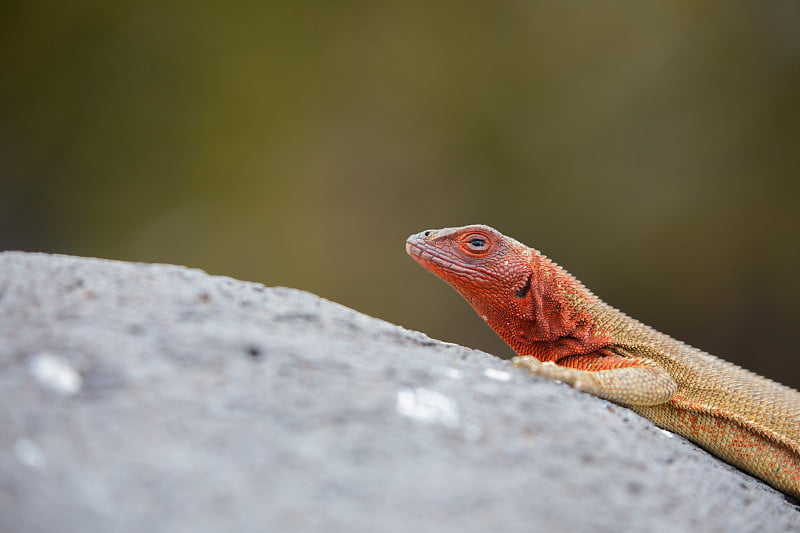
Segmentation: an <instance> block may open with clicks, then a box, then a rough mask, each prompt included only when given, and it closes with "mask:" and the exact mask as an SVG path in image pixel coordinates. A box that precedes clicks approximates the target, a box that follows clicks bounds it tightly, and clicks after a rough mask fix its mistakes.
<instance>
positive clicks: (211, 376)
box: [0, 252, 800, 533]
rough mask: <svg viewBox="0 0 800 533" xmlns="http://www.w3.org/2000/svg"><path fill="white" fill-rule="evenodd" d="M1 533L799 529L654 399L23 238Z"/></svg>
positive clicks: (4, 380)
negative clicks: (52, 249)
mask: <svg viewBox="0 0 800 533" xmlns="http://www.w3.org/2000/svg"><path fill="white" fill-rule="evenodd" d="M0 369H1V371H0V397H2V402H0V428H2V430H0V531H3V532H6V531H9V532H11V531H20V532H22V531H24V532H30V533H35V532H87V531H103V532H140V531H149V532H209V531H237V532H251V531H252V532H264V531H270V532H272V531H274V532H281V531H286V532H289V531H291V532H311V531H320V532H321V531H326V532H329V531H330V532H335V531H348V532H349V531H365V532H367V531H368V532H395V531H397V532H409V531H411V532H413V533H423V532H448V531H459V532H465V531H466V532H471V531H475V532H485V531H594V532H605V531H609V532H611V531H620V530H627V531H681V530H683V531H686V530H703V531H725V532H735V531H791V530H795V531H796V530H798V528H800V512H798V510H797V509H796V507H795V506H794V505H792V504H791V503H790V502H789V501H787V499H786V498H785V497H784V496H783V495H782V494H781V493H779V492H776V491H774V490H772V489H771V488H769V487H767V486H766V485H764V484H762V483H760V482H759V481H757V480H755V479H753V478H751V477H749V476H747V475H746V474H743V473H741V472H739V471H738V470H736V469H734V468H733V467H730V466H728V465H727V464H725V463H722V462H720V461H718V460H717V459H715V458H713V457H711V456H710V455H708V454H707V453H705V452H704V451H702V450H700V449H698V448H697V447H695V446H694V445H692V444H690V443H688V442H687V441H685V440H683V439H682V438H680V437H677V436H673V435H671V434H668V433H666V432H664V431H661V430H659V429H658V428H656V427H654V426H653V425H652V424H650V423H649V422H648V421H646V420H644V419H642V418H640V417H638V416H637V415H635V414H634V413H632V412H630V411H628V410H626V409H623V408H620V407H617V406H615V405H613V404H610V403H608V402H605V401H603V400H599V399H597V398H594V397H591V396H588V395H585V394H581V393H578V392H575V391H574V390H572V389H570V388H569V387H566V386H564V385H561V384H558V383H553V382H548V381H544V380H541V379H538V378H533V377H529V376H527V375H525V374H524V373H523V372H521V371H518V370H516V369H513V368H510V367H509V366H508V364H507V363H506V362H504V361H501V360H499V359H497V358H495V357H492V356H490V355H488V354H485V353H482V352H478V351H474V350H470V349H467V348H463V347H461V346H456V345H453V344H446V343H443V342H439V341H436V340H432V339H430V338H428V337H426V336H425V335H423V334H421V333H417V332H413V331H408V330H406V329H403V328H401V327H399V326H395V325H392V324H389V323H386V322H383V321H380V320H377V319H374V318H371V317H368V316H365V315H363V314H360V313H357V312H355V311H353V310H351V309H348V308H345V307H343V306H341V305H338V304H335V303H332V302H329V301H326V300H323V299H320V298H318V297H316V296H314V295H312V294H309V293H305V292H302V291H298V290H294V289H287V288H266V287H264V286H262V285H260V284H256V283H246V282H241V281H236V280H233V279H229V278H224V277H215V276H209V275H207V274H205V273H203V272H201V271H199V270H192V269H187V268H183V267H177V266H168V265H148V264H132V263H122V262H114V261H105V260H97V259H83V258H75V257H67V256H52V255H45V254H26V253H15V252H5V253H0Z"/></svg>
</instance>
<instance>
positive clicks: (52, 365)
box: [30, 353, 83, 396]
mask: <svg viewBox="0 0 800 533" xmlns="http://www.w3.org/2000/svg"><path fill="white" fill-rule="evenodd" d="M30 370H31V374H33V377H34V378H36V380H37V381H38V382H39V384H40V385H42V386H44V387H46V388H48V389H50V390H53V391H55V392H58V393H59V394H64V395H67V396H71V395H73V394H76V393H78V391H80V390H81V386H82V385H83V380H82V379H81V375H80V374H79V373H78V371H77V370H75V369H74V368H72V366H71V365H70V364H69V363H68V362H67V361H66V360H65V359H64V358H62V357H58V356H55V355H50V354H48V353H41V354H38V355H37V356H36V357H34V358H33V361H31V365H30Z"/></svg>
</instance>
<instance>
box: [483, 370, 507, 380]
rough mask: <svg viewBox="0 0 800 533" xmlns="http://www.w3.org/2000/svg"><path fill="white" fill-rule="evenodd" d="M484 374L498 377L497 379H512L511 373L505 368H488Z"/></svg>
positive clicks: (488, 376) (493, 377) (494, 377)
mask: <svg viewBox="0 0 800 533" xmlns="http://www.w3.org/2000/svg"><path fill="white" fill-rule="evenodd" d="M483 375H484V376H486V377H487V378H491V379H496V380H497V381H508V380H510V379H511V374H509V373H508V372H505V371H504V370H495V369H494V368H487V369H486V370H484V371H483Z"/></svg>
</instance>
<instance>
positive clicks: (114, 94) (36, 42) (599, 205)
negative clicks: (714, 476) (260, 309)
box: [0, 0, 800, 386]
mask: <svg viewBox="0 0 800 533" xmlns="http://www.w3.org/2000/svg"><path fill="white" fill-rule="evenodd" d="M798 6H799V4H797V3H796V2H794V1H789V0H784V1H774V2H773V1H766V2H745V1H733V2H723V1H716V2H713V1H702V0H701V1H694V0H693V1H688V0H685V1H676V2H638V1H636V2H634V1H627V2H608V3H606V2H595V3H582V2H519V1H508V0H506V1H499V2H475V1H462V2H444V3H435V2H415V1H411V2H381V1H378V2H357V1H342V2H308V1H299V2H228V3H223V2H203V1H200V2H190V3H186V2H173V1H159V2H148V1H144V2H124V1H123V2H97V1H89V0H74V1H71V2H52V3H49V2H42V3H38V2H21V1H10V2H4V3H3V6H2V7H0V67H2V68H1V69H0V72H2V74H0V75H1V76H2V83H0V249H21V250H35V251H47V252H59V253H68V254H76V255H87V256H99V257H108V258H116V259H124V260H134V261H148V262H170V263H178V264H184V265H189V266H194V267H200V268H203V269H205V270H207V271H209V272H211V273H215V274H224V275H228V276H233V277H237V278H241V279H246V280H253V281H260V282H263V283H265V284H268V285H288V286H292V287H297V288H302V289H306V290H309V291H312V292H314V293H317V294H319V295H322V296H324V297H327V298H330V299H332V300H335V301H338V302H341V303H343V304H345V305H348V306H351V307H354V308H355V309H358V310H360V311H363V312H365V313H368V314H371V315H375V316H378V317H381V318H384V319H386V320H389V321H392V322H396V323H399V324H402V325H404V326H406V327H409V328H413V329H419V330H422V331H424V332H426V333H428V334H430V335H432V336H434V337H437V338H441V339H445V340H448V341H453V342H458V343H461V344H466V345H469V346H474V347H477V348H482V349H485V350H488V351H490V352H493V353H497V354H500V355H504V356H506V355H509V354H510V351H509V350H508V349H507V348H506V347H505V346H504V345H503V344H502V343H501V342H500V341H499V340H498V339H496V338H495V337H494V335H493V333H492V332H491V331H490V330H489V329H488V328H487V327H486V326H485V325H484V324H483V323H482V322H481V321H480V320H479V319H478V317H477V316H475V315H474V313H473V312H472V310H471V309H470V308H469V307H468V305H467V304H466V303H464V302H463V301H462V300H461V298H460V297H459V296H457V294H456V293H455V292H453V291H452V289H450V288H448V287H447V286H446V285H445V284H443V283H442V282H440V281H438V280H436V279H435V278H434V277H433V276H431V275H430V274H427V273H426V272H424V271H423V270H422V269H421V268H420V267H419V266H417V265H416V264H415V263H414V262H413V261H412V260H411V259H409V258H408V257H406V255H405V251H404V246H403V243H404V240H405V238H406V236H407V235H408V234H410V233H413V232H417V231H420V230H422V229H426V228H431V227H434V228H435V227H442V226H455V225H462V224H468V223H476V222H480V223H486V224H490V225H493V226H495V227H497V228H498V229H500V230H501V231H503V232H505V233H507V234H509V235H512V236H514V237H516V238H518V239H519V240H521V241H523V242H525V243H526V244H529V245H531V246H534V247H536V248H538V249H540V250H542V251H543V252H544V253H546V254H547V255H548V256H550V257H552V258H554V259H555V260H556V261H558V262H559V263H560V264H562V265H563V266H565V267H566V268H567V269H568V270H570V271H571V272H572V273H573V274H575V275H576V276H577V277H578V278H579V279H581V280H583V281H584V283H586V285H587V286H589V287H590V288H592V289H593V290H594V291H595V292H596V293H598V294H599V295H600V296H601V297H603V298H604V299H606V300H607V301H608V302H609V303H611V304H612V305H615V306H618V307H620V308H622V309H624V310H625V311H626V312H627V313H628V314H630V315H632V316H635V317H637V318H639V319H641V320H643V321H645V322H647V323H649V324H651V325H653V326H655V327H657V328H658V329H661V330H663V331H665V332H667V333H669V334H672V335H674V336H676V337H678V338H680V339H682V340H685V341H687V342H689V343H691V344H694V345H696V346H699V347H702V348H704V349H706V350H708V351H710V352H712V353H717V354H720V355H723V356H725V357H726V358H728V359H730V360H733V361H736V362H738V363H740V364H742V365H745V366H747V367H749V368H752V369H753V370H757V371H759V372H761V373H764V374H766V375H768V376H770V377H773V378H776V379H778V380H780V381H782V382H784V383H787V384H792V385H794V386H800V362H799V360H798V356H799V355H800V354H798V346H797V344H798V343H797V341H796V339H797V333H798V331H800V328H798V323H800V308H799V307H798V301H800V280H798V275H797V271H798V263H799V262H800V243H798V229H800V213H799V212H798V199H799V198H800V180H799V178H800V30H798V28H800V7H798ZM0 275H1V273H0Z"/></svg>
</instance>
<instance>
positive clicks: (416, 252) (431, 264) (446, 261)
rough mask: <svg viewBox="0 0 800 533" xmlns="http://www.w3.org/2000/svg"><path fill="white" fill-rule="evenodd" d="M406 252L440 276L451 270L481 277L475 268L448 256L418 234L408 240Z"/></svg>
mask: <svg viewBox="0 0 800 533" xmlns="http://www.w3.org/2000/svg"><path fill="white" fill-rule="evenodd" d="M406 252H407V253H408V255H410V256H411V257H413V258H414V260H415V261H416V262H417V263H419V264H420V265H422V266H423V267H425V268H426V269H427V270H430V271H432V272H434V273H436V274H437V275H439V276H442V275H443V274H442V272H450V273H452V274H456V275H460V276H463V277H467V278H477V277H481V276H479V274H478V272H476V270H475V269H473V268H469V267H467V266H464V265H462V264H460V263H459V262H457V261H454V260H453V259H451V258H448V257H447V256H446V255H445V254H444V253H442V251H441V250H439V249H438V248H437V247H436V246H433V245H430V244H428V243H427V241H425V240H424V239H423V238H420V237H419V236H418V235H412V236H411V237H409V238H408V240H406Z"/></svg>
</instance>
